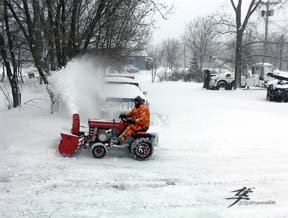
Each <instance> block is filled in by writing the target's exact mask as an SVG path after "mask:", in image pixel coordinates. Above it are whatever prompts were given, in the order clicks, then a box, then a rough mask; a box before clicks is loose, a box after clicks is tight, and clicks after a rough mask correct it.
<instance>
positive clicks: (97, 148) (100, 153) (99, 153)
mask: <svg viewBox="0 0 288 218" xmlns="http://www.w3.org/2000/svg"><path fill="white" fill-rule="evenodd" d="M90 151H91V154H92V155H93V157H94V158H102V157H104V156H105V155H106V147H105V145H104V144H102V143H99V142H98V143H95V144H93V145H92V146H91V148H90Z"/></svg>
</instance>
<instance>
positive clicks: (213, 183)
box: [0, 82, 288, 218]
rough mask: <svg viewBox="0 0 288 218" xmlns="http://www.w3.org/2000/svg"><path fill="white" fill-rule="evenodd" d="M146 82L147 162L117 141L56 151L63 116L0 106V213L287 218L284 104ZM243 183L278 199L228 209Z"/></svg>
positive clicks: (252, 94) (258, 194)
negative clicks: (152, 137)
mask: <svg viewBox="0 0 288 218" xmlns="http://www.w3.org/2000/svg"><path fill="white" fill-rule="evenodd" d="M146 88H147V89H148V93H149V98H150V103H151V108H152V112H153V114H156V115H154V120H153V121H154V122H153V126H152V127H151V130H153V131H158V132H159V134H160V147H158V148H157V149H155V152H154V155H153V157H152V158H151V159H150V160H149V161H145V162H138V161H135V160H133V159H131V158H128V155H129V154H128V151H127V150H126V149H120V148H119V149H118V148H117V149H112V150H111V149H110V152H109V151H108V154H107V156H106V157H105V158H104V159H100V160H96V159H93V158H91V156H90V155H89V153H88V152H87V153H85V152H82V153H81V154H78V155H77V156H76V157H75V158H71V159H65V158H62V157H61V156H60V155H59V154H58V152H57V145H58V142H59V131H60V129H61V128H62V127H63V126H65V125H66V126H69V125H70V123H71V121H70V120H69V119H68V118H65V117H63V116H62V115H61V114H57V115H53V116H51V115H48V114H44V113H43V112H41V111H39V110H37V109H36V108H34V109H31V108H26V109H25V108H24V109H22V111H10V112H0V217H51V218H52V217H53V218H56V217H59V218H60V217H61V218H62V217H107V218H108V217H109V218H110V217H127V218H128V217H151V218H152V217H153V218H154V217H157V218H158V217H159V218H160V217H161V218H162V217H163V218H166V217H171V218H178V217H187V218H188V217H196V218H198V217H199V218H209V217H211V218H212V217H213V218H218V217H229V218H230V217H233V218H237V217H243V218H244V217H245V218H250V217H251V218H258V217H259V218H264V217H267V218H268V217H269V218H270V217H271V218H272V217H273V218H274V217H275V218H284V217H288V209H287V208H288V163H287V156H288V139H287V124H288V104H281V103H280V104H277V103H270V102H266V101H265V91H263V90H250V91H246V90H238V91H220V92H218V91H207V90H203V89H201V85H199V84H194V83H182V82H174V83H173V82H167V83H160V84H149V83H146ZM163 117H164V118H166V119H163ZM167 118H169V120H168V119H167ZM82 122H83V123H85V120H82ZM243 187H246V188H251V190H253V192H252V193H249V197H250V202H251V201H254V202H256V203H257V202H264V201H265V202H266V201H270V202H273V203H276V204H267V205H248V206H245V205H240V204H239V203H238V204H236V205H234V206H232V207H231V208H227V207H228V206H229V205H231V204H232V203H233V202H234V201H235V200H228V199H226V198H231V197H235V192H232V191H234V190H237V189H242V188H243ZM241 202H248V201H247V200H241ZM256 203H255V204H256Z"/></svg>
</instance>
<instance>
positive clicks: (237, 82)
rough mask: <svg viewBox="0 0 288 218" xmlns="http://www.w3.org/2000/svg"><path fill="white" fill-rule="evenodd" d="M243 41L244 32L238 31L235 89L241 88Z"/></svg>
mask: <svg viewBox="0 0 288 218" xmlns="http://www.w3.org/2000/svg"><path fill="white" fill-rule="evenodd" d="M242 40H243V31H241V30H238V31H237V35H236V50H235V83H234V88H235V89H237V88H240V87H241V75H242Z"/></svg>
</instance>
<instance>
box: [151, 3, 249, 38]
mask: <svg viewBox="0 0 288 218" xmlns="http://www.w3.org/2000/svg"><path fill="white" fill-rule="evenodd" d="M162 1H163V2H165V1H166V3H167V4H169V5H174V13H173V14H171V15H169V19H168V20H163V19H162V18H160V17H159V18H158V19H157V26H158V28H157V29H156V30H155V32H154V36H153V39H154V41H157V42H158V41H161V40H163V39H166V38H168V37H170V38H173V37H179V36H180V35H182V33H183V32H184V28H185V25H186V24H187V23H188V22H189V21H191V20H193V18H195V17H199V16H205V15H209V14H210V13H213V12H215V11H217V10H218V9H219V10H220V8H221V6H223V5H225V3H226V2H227V0H162ZM244 1H245V0H244ZM246 1H247V0H246ZM226 5H228V6H229V7H230V5H229V4H226Z"/></svg>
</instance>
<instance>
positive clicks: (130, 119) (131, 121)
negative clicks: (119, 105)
mask: <svg viewBox="0 0 288 218" xmlns="http://www.w3.org/2000/svg"><path fill="white" fill-rule="evenodd" d="M127 122H128V123H130V124H135V120H134V119H133V118H132V117H129V118H128V119H127Z"/></svg>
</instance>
